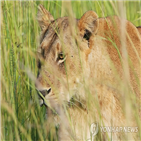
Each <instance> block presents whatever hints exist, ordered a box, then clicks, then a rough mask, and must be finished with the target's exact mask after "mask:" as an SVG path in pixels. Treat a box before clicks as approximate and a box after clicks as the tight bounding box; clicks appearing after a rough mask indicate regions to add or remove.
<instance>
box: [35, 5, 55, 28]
mask: <svg viewBox="0 0 141 141" xmlns="http://www.w3.org/2000/svg"><path fill="white" fill-rule="evenodd" d="M37 20H38V23H39V25H40V27H41V30H42V31H43V30H45V29H46V28H47V27H48V25H49V24H50V23H51V22H52V21H53V20H54V18H53V16H52V15H51V14H50V13H49V12H48V11H47V10H46V9H45V8H44V7H43V5H39V6H38V14H37Z"/></svg>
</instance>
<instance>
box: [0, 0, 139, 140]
mask: <svg viewBox="0 0 141 141" xmlns="http://www.w3.org/2000/svg"><path fill="white" fill-rule="evenodd" d="M70 3H71V5H69V7H70V8H72V11H73V16H74V17H76V18H77V19H79V18H81V16H82V15H83V14H84V13H85V12H86V11H88V10H93V11H95V12H96V13H97V14H98V16H99V17H106V16H111V15H120V12H121V9H120V6H119V2H116V1H114V2H113V1H90V0H89V1H81V0H79V1H72V2H70ZM70 3H69V4H70ZM39 4H42V5H44V7H45V8H46V9H47V10H48V11H49V12H50V13H51V14H52V15H53V16H54V18H55V19H57V18H59V17H61V16H68V15H69V13H68V12H67V10H66V8H68V7H66V6H68V4H67V2H64V1H33V0H32V1H6V0H5V1H2V2H1V11H2V13H1V68H2V71H1V72H2V73H1V88H2V89H1V98H2V102H1V140H2V141H19V140H23V141H26V140H27V141H30V140H33V141H42V140H57V135H56V131H57V127H56V128H54V127H50V126H49V125H48V123H47V120H46V118H45V115H46V109H45V107H40V106H39V102H38V97H37V93H36V89H35V86H34V82H33V81H32V80H31V79H30V78H29V75H31V76H32V75H33V76H37V65H36V50H37V47H38V45H39V35H40V28H39V26H38V22H37V20H36V15H37V11H38V5H39ZM122 4H123V6H124V7H125V13H124V14H125V15H126V18H127V20H129V21H131V22H132V23H133V24H134V25H135V26H139V25H141V1H136V2H132V1H125V2H123V3H122ZM50 129H52V132H50ZM52 133H53V134H52ZM53 136H54V137H53Z"/></svg>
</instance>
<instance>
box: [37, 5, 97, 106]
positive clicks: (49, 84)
mask: <svg viewBox="0 0 141 141" xmlns="http://www.w3.org/2000/svg"><path fill="white" fill-rule="evenodd" d="M71 20H73V22H72V21H71V22H70V18H69V17H63V18H59V19H56V20H54V18H53V17H52V15H51V14H50V13H49V12H48V11H47V10H46V9H44V7H43V6H40V10H39V12H38V22H39V25H40V27H41V29H42V34H41V40H40V46H39V50H38V56H39V60H38V68H39V73H38V76H37V80H36V84H35V85H36V88H37V90H38V91H40V93H41V95H42V96H43V97H44V98H45V99H46V102H48V104H50V106H51V107H53V108H56V107H57V105H58V104H60V103H61V104H62V103H63V102H69V100H70V99H71V98H72V97H73V96H74V95H80V96H81V95H83V94H82V93H81V94H80V92H78V86H80V85H81V84H82V83H83V79H84V77H85V78H87V77H88V75H89V65H88V63H87V58H88V55H89V53H90V52H91V46H92V45H93V41H92V40H91V38H92V36H94V34H95V33H96V32H97V28H98V21H97V14H96V13H95V12H93V11H88V12H86V13H85V14H84V15H83V16H82V18H81V19H80V20H76V19H71ZM72 23H73V24H72ZM82 89H83V88H82ZM42 96H40V98H41V103H40V104H41V105H43V104H46V105H48V104H47V103H46V102H45V101H44V100H43V98H42ZM56 104H57V105H56Z"/></svg>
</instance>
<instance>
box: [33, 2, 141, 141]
mask: <svg viewBox="0 0 141 141" xmlns="http://www.w3.org/2000/svg"><path fill="white" fill-rule="evenodd" d="M37 18H38V22H39V25H40V27H41V30H42V33H41V38H40V46H39V48H38V56H39V60H38V68H39V73H38V76H37V80H36V84H35V85H36V88H37V90H38V91H39V97H40V102H41V103H40V104H41V105H43V104H44V105H45V106H47V107H50V108H49V109H51V110H54V111H55V112H56V113H57V114H58V117H59V118H58V123H59V124H60V126H59V133H58V134H59V140H71V139H73V140H77V139H79V140H86V139H90V138H93V132H92V131H90V125H91V124H92V123H93V122H97V123H98V125H99V126H110V127H111V126H112V127H118V126H121V127H122V126H135V125H136V124H135V123H134V118H135V117H134V116H133V117H132V115H134V114H135V113H134V111H136V112H137V114H136V115H139V111H137V109H139V102H140V57H141V39H140V34H139V32H138V30H137V28H136V27H135V26H134V25H133V24H132V23H131V22H129V21H127V20H124V19H120V18H118V17H117V16H111V17H107V18H98V16H97V14H96V13H95V12H94V11H88V12H86V13H85V14H84V15H83V16H82V17H81V19H79V20H78V19H73V18H72V19H71V18H69V17H61V18H58V19H56V20H54V18H53V16H52V15H51V14H50V13H49V12H48V11H47V10H46V9H45V8H44V7H43V6H42V5H40V6H39V11H38V16H37ZM132 102H133V103H132ZM133 107H134V108H135V110H133ZM131 113H132V114H131ZM128 119H129V122H128ZM129 123H130V124H129ZM128 136H129V134H128ZM129 137H130V139H132V138H133V139H134V136H132V135H131V136H129ZM101 138H102V139H101V140H104V139H105V140H107V139H108V138H111V139H127V138H126V136H125V135H123V133H108V135H107V136H106V133H105V134H104V133H102V136H101Z"/></svg>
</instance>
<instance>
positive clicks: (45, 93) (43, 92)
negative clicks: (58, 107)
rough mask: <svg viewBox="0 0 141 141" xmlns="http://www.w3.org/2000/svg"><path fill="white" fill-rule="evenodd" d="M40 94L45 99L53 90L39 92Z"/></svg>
mask: <svg viewBox="0 0 141 141" xmlns="http://www.w3.org/2000/svg"><path fill="white" fill-rule="evenodd" d="M39 92H40V93H41V94H42V95H43V96H44V97H45V96H46V95H48V94H50V93H51V88H49V89H48V90H47V89H45V90H39Z"/></svg>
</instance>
